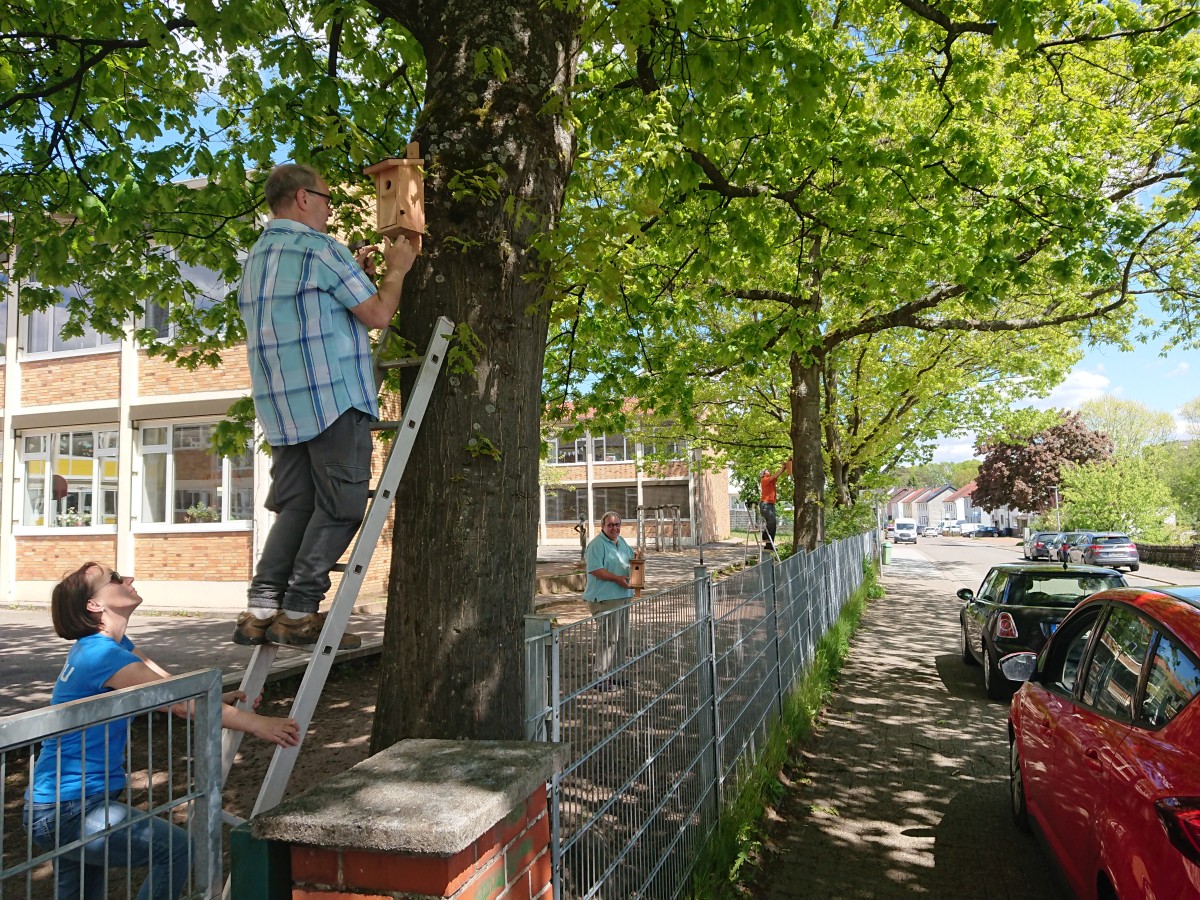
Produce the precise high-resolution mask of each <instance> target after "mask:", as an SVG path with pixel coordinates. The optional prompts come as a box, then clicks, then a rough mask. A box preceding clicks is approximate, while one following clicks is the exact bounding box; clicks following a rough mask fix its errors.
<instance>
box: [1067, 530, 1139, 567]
mask: <svg viewBox="0 0 1200 900" xmlns="http://www.w3.org/2000/svg"><path fill="white" fill-rule="evenodd" d="M1070 552H1071V562H1080V563H1082V564H1083V565H1085V566H1111V567H1112V568H1114V569H1117V568H1120V567H1121V566H1128V567H1129V571H1130V572H1136V571H1137V570H1138V569H1139V568H1140V567H1141V560H1140V559H1139V557H1138V549H1137V544H1135V543H1134V542H1133V540H1132V539H1131V538H1130V537H1129V535H1127V534H1122V533H1121V532H1119V531H1085V532H1083V533H1081V534H1080V535H1079V537H1077V538H1076V539H1075V540H1074V541H1073V542H1072V543H1071V550H1070Z"/></svg>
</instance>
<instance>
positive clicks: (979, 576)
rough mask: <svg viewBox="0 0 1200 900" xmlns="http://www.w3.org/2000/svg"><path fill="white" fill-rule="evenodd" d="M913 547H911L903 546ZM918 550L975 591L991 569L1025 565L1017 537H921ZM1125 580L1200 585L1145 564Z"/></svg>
mask: <svg viewBox="0 0 1200 900" xmlns="http://www.w3.org/2000/svg"><path fill="white" fill-rule="evenodd" d="M902 546H904V547H912V546H913V545H912V544H904V545H902ZM916 547H917V549H918V550H920V551H921V554H922V555H923V556H925V557H926V558H927V559H929V560H930V562H933V563H935V564H937V565H938V568H939V569H942V570H943V574H945V575H946V576H947V577H961V578H962V579H963V581H962V583H961V584H959V585H957V586H956V590H957V588H959V587H969V588H971V590H975V589H977V588H978V587H979V583H980V582H981V581H983V576H984V575H986V574H987V572H988V569H990V568H991V567H992V566H994V565H998V564H999V563H1006V562H1023V560H1022V558H1021V544H1020V543H1019V542H1018V541H1017V539H1016V538H964V537H936V538H918V539H917V543H916ZM1121 571H1122V572H1124V573H1125V579H1126V580H1127V581H1128V582H1129V583H1130V585H1132V586H1133V587H1160V586H1163V585H1170V584H1200V572H1191V571H1188V570H1186V569H1172V568H1170V567H1169V566H1155V565H1149V564H1147V563H1142V565H1141V568H1140V569H1139V570H1138V571H1137V572H1136V573H1130V572H1126V571H1125V570H1124V569H1122V570H1121Z"/></svg>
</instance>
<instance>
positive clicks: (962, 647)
mask: <svg viewBox="0 0 1200 900" xmlns="http://www.w3.org/2000/svg"><path fill="white" fill-rule="evenodd" d="M958 652H959V653H960V654H962V661H963V662H964V663H966V664H967V665H968V666H977V665H979V661H978V660H977V659H975V654H974V653H972V652H971V642H970V639H969V638H968V637H967V626H966V625H965V624H964V623H962V622H959V623H958Z"/></svg>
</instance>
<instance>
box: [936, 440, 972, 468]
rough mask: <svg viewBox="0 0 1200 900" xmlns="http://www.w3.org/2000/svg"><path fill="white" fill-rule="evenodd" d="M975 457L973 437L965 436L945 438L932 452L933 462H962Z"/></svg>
mask: <svg viewBox="0 0 1200 900" xmlns="http://www.w3.org/2000/svg"><path fill="white" fill-rule="evenodd" d="M974 456H975V435H974V434H973V433H972V434H965V435H956V436H954V437H950V438H946V439H945V440H943V441H942V442H941V443H940V444H938V445H937V449H936V450H934V451H933V462H962V461H963V460H965V459H972V458H973V457H974Z"/></svg>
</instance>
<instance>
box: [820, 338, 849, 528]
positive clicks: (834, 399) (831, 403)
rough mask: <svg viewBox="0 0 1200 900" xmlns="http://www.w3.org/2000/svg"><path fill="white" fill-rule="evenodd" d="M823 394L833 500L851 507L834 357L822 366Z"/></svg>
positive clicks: (840, 505) (827, 359)
mask: <svg viewBox="0 0 1200 900" xmlns="http://www.w3.org/2000/svg"><path fill="white" fill-rule="evenodd" d="M821 379H822V396H823V397H824V399H825V415H824V427H825V452H826V453H827V454H828V456H829V478H830V480H831V481H832V482H833V490H834V499H833V502H834V503H835V504H836V505H837V506H839V507H842V508H846V507H849V506H850V504H851V497H850V483H849V479H850V463H849V461H848V460H846V459H845V457H844V455H843V453H842V433H841V424H840V422H839V416H838V374H837V368H836V364H835V363H834V361H833V358H832V357H826V358H825V361H824V364H823V365H822V366H821Z"/></svg>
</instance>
